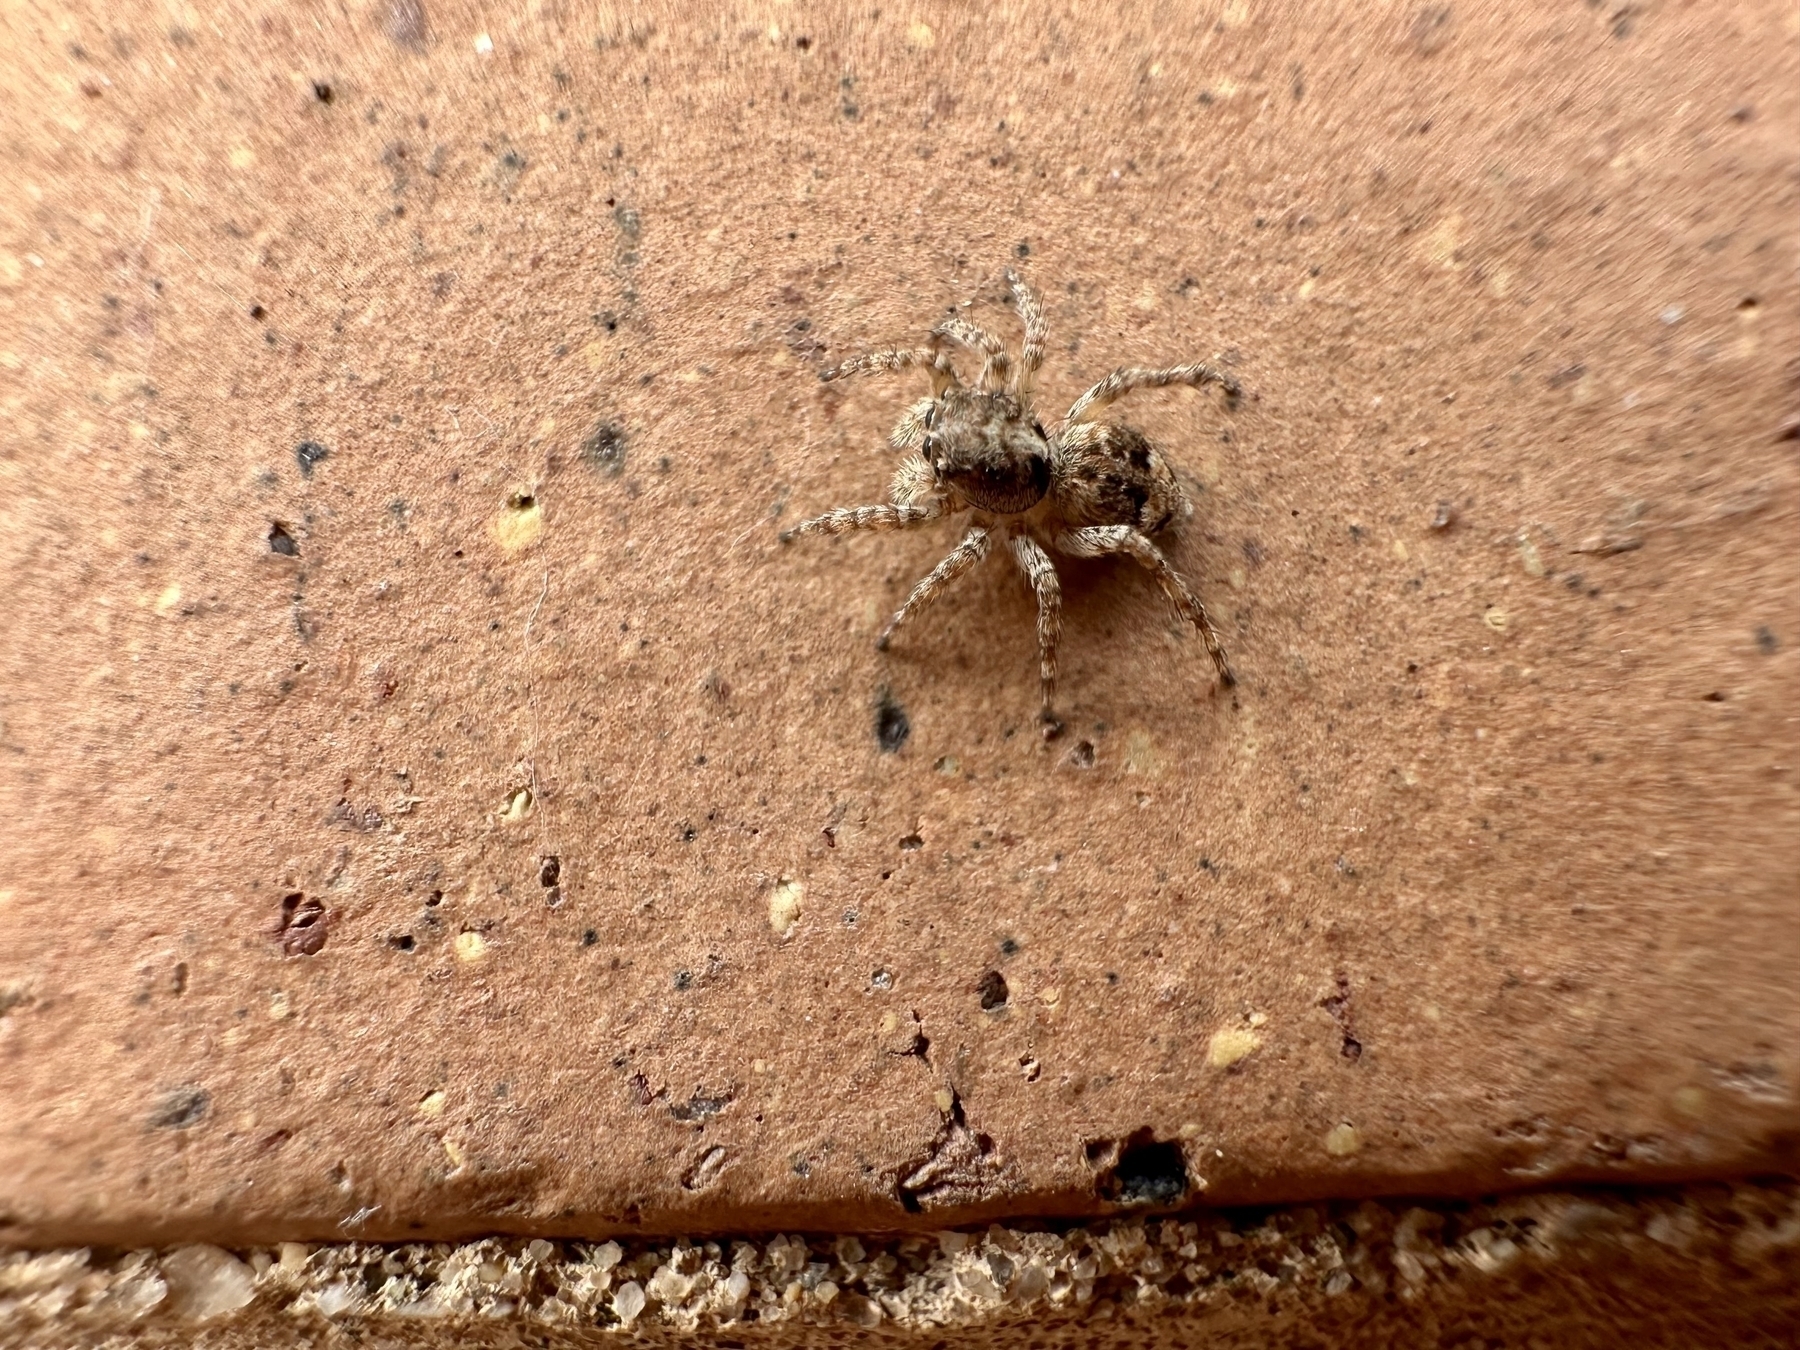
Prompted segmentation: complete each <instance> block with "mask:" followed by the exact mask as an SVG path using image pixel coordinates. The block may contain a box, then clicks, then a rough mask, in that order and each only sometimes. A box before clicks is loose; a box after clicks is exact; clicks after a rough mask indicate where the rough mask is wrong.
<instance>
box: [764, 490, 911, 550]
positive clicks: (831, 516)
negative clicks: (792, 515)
mask: <svg viewBox="0 0 1800 1350" xmlns="http://www.w3.org/2000/svg"><path fill="white" fill-rule="evenodd" d="M944 511H945V506H944V503H943V502H942V501H940V500H929V501H925V502H922V503H920V504H918V505H916V506H914V505H903V506H890V505H887V504H886V503H883V504H882V505H880V506H844V507H840V508H838V509H837V510H836V511H827V512H826V513H825V514H824V515H822V516H814V517H813V518H812V519H811V520H803V521H801V522H800V523H799V524H798V525H796V526H794V528H793V529H791V530H783V531H782V532H781V536H780V537H781V542H782V543H784V544H785V543H787V542H788V541H789V540H790V539H793V538H794V537H795V536H796V535H802V534H849V533H850V532H851V531H853V530H875V531H877V532H880V533H886V532H887V531H889V530H904V529H906V528H907V527H908V526H910V525H923V524H924V523H925V522H926V521H930V520H936V519H938V518H939V517H940V516H942V515H943V514H944Z"/></svg>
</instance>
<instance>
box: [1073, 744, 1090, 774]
mask: <svg viewBox="0 0 1800 1350" xmlns="http://www.w3.org/2000/svg"><path fill="white" fill-rule="evenodd" d="M1069 764H1070V766H1071V767H1073V768H1077V769H1091V768H1093V767H1094V743H1093V742H1092V741H1076V742H1075V744H1074V746H1073V748H1071V749H1070V751H1069Z"/></svg>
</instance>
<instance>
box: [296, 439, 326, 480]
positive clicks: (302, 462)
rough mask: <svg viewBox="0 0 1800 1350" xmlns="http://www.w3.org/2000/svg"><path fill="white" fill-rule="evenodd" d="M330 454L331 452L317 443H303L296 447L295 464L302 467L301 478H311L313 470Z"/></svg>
mask: <svg viewBox="0 0 1800 1350" xmlns="http://www.w3.org/2000/svg"><path fill="white" fill-rule="evenodd" d="M330 454H331V451H330V450H328V449H327V448H326V447H325V446H323V445H321V444H319V442H317V441H301V442H300V444H298V445H296V446H295V447H294V462H295V463H296V464H298V465H299V466H300V476H301V477H302V478H311V477H312V475H313V469H314V468H316V467H317V466H318V465H319V463H320V462H321V461H322V460H324V459H326V458H328V457H329V456H330Z"/></svg>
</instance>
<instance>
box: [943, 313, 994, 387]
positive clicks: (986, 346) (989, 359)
mask: <svg viewBox="0 0 1800 1350" xmlns="http://www.w3.org/2000/svg"><path fill="white" fill-rule="evenodd" d="M931 336H932V337H933V338H934V339H940V340H943V341H947V342H954V343H956V344H957V345H958V346H961V347H967V348H968V349H969V350H970V351H972V352H980V353H981V357H982V361H981V387H982V389H983V390H985V391H986V392H988V393H995V392H997V391H999V390H1001V389H1004V388H1006V376H1007V372H1008V370H1009V369H1010V368H1011V366H1012V358H1011V357H1009V356H1008V355H1007V354H1006V347H1005V345H1004V344H1003V343H1002V342H1001V341H1000V339H999V338H997V337H995V336H994V335H993V334H992V333H990V332H988V331H987V329H985V328H981V327H978V326H977V325H975V324H972V323H970V322H969V321H968V320H967V319H945V320H944V321H943V322H942V323H940V324H939V325H938V326H937V327H936V328H934V329H932V330H931Z"/></svg>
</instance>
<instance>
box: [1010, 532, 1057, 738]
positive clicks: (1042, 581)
mask: <svg viewBox="0 0 1800 1350" xmlns="http://www.w3.org/2000/svg"><path fill="white" fill-rule="evenodd" d="M1008 543H1009V544H1010V545H1011V547H1012V555H1013V560H1014V561H1015V562H1017V563H1018V564H1019V568H1020V570H1021V571H1023V572H1024V573H1025V576H1026V578H1027V579H1028V580H1029V581H1030V582H1031V589H1032V591H1033V593H1034V594H1036V596H1037V630H1038V687H1039V691H1040V692H1041V694H1042V696H1043V701H1042V705H1041V708H1040V711H1039V714H1038V716H1039V720H1040V721H1041V722H1042V724H1043V728H1044V739H1045V740H1049V739H1051V738H1052V737H1054V736H1055V735H1056V734H1057V732H1059V731H1061V730H1062V723H1061V722H1059V721H1058V720H1057V717H1056V712H1055V703H1056V647H1057V644H1058V643H1059V642H1060V641H1061V640H1062V581H1061V580H1060V579H1059V578H1058V577H1057V575H1056V564H1055V563H1053V562H1051V561H1050V555H1049V554H1048V553H1046V552H1044V549H1043V545H1041V544H1039V543H1038V541H1037V540H1035V539H1033V538H1032V537H1031V536H1030V535H1028V534H1015V535H1014V536H1013V537H1012V538H1011V539H1010V540H1009V541H1008Z"/></svg>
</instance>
